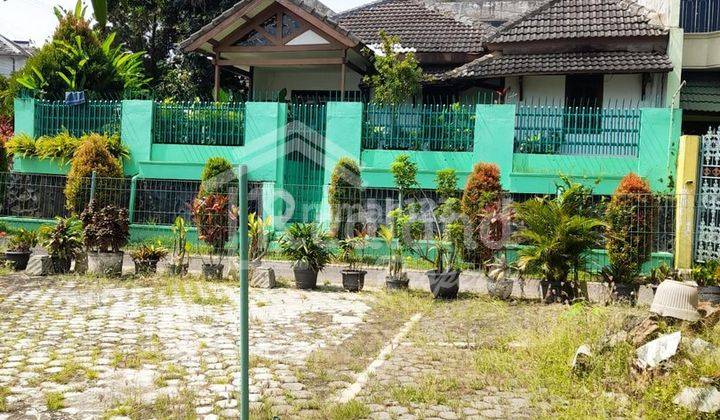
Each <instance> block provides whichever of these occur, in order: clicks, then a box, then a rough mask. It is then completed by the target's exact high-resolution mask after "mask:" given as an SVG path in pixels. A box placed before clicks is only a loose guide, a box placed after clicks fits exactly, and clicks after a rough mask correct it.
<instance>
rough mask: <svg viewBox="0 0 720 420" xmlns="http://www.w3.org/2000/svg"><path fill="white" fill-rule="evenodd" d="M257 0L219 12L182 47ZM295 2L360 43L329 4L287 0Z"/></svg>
mask: <svg viewBox="0 0 720 420" xmlns="http://www.w3.org/2000/svg"><path fill="white" fill-rule="evenodd" d="M253 1H256V0H241V1H238V2H237V3H235V5H234V6H232V7H231V8H229V9H227V10H225V11H224V12H222V13H221V14H219V15H218V16H217V17H216V18H215V19H213V20H211V21H210V23H208V24H207V25H205V26H203V27H202V28H200V29H199V30H198V31H197V32H195V33H193V34H192V35H190V36H189V37H188V38H187V39H185V40H184V41H182V42H181V43H180V44H179V45H180V48H182V49H184V48H186V47H188V46H189V45H191V44H192V43H194V42H195V41H196V40H198V39H199V38H200V37H202V36H203V35H205V34H207V33H208V32H210V31H211V30H212V29H213V28H214V27H216V26H217V25H219V24H220V23H221V22H222V21H224V20H226V19H228V18H229V17H231V16H233V15H234V14H235V13H236V12H238V11H240V10H241V9H242V8H243V7H245V6H247V5H248V4H250V3H252V2H253ZM287 1H289V2H291V3H293V4H295V5H296V6H298V7H301V8H302V9H303V10H305V11H306V12H308V13H310V14H311V15H313V16H315V17H316V18H318V19H321V20H323V21H324V22H325V23H326V24H328V25H329V26H330V27H332V28H333V29H334V30H336V31H338V32H339V33H341V34H342V35H344V36H347V37H348V38H350V39H351V40H352V41H353V42H357V43H360V39H358V38H357V37H355V36H353V34H351V33H350V32H349V31H348V30H347V29H344V28H342V27H340V26H339V25H338V23H337V22H336V21H335V19H334V16H335V13H334V12H333V11H332V10H330V8H328V7H327V6H325V5H324V4H323V3H321V2H320V1H318V0H287Z"/></svg>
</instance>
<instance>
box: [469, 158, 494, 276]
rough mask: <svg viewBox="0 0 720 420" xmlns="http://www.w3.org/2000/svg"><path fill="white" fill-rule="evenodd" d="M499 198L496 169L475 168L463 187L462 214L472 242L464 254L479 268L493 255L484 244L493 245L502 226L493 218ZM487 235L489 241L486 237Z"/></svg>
mask: <svg viewBox="0 0 720 420" xmlns="http://www.w3.org/2000/svg"><path fill="white" fill-rule="evenodd" d="M501 194H502V185H501V183H500V168H498V166H497V165H495V164H494V163H478V164H476V165H475V167H474V168H473V171H472V173H471V174H470V176H468V180H467V184H466V185H465V192H464V193H463V197H462V211H463V213H464V214H465V215H467V217H468V219H469V222H470V224H471V227H472V231H473V239H474V241H475V248H474V249H469V250H468V251H467V257H468V258H469V259H470V260H471V261H472V262H474V263H476V264H478V265H479V266H481V267H484V266H485V265H486V264H487V263H488V262H489V261H490V259H491V258H492V256H493V253H494V251H495V249H493V248H491V247H489V246H488V244H487V242H488V240H490V241H491V242H493V243H495V242H497V241H498V240H499V239H500V238H499V236H500V235H501V232H500V231H502V225H501V224H500V223H497V219H495V218H493V215H494V214H496V213H498V212H499V210H500V200H501V198H502V196H501ZM488 227H490V229H489V230H488ZM487 234H491V237H486V235H487ZM493 234H494V235H493Z"/></svg>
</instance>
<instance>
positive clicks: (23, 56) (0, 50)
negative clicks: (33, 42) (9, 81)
mask: <svg viewBox="0 0 720 420" xmlns="http://www.w3.org/2000/svg"><path fill="white" fill-rule="evenodd" d="M29 57H30V44H29V42H23V41H11V40H9V39H8V38H6V37H4V36H2V35H0V75H3V76H9V75H10V74H12V73H14V72H16V71H18V70H20V69H22V68H23V67H24V66H25V62H26V61H27V59H28V58H29Z"/></svg>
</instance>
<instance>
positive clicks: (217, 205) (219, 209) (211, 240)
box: [191, 194, 230, 280]
mask: <svg viewBox="0 0 720 420" xmlns="http://www.w3.org/2000/svg"><path fill="white" fill-rule="evenodd" d="M191 211H192V218H193V223H195V226H196V227H197V230H198V238H199V239H200V240H201V241H203V242H205V243H206V244H208V245H210V248H211V250H210V255H209V260H208V261H203V264H202V273H203V276H204V277H205V278H207V279H216V280H219V279H222V275H223V269H224V268H225V266H224V265H223V263H222V261H223V258H224V257H225V254H226V250H225V245H226V244H227V242H228V240H229V238H230V227H229V224H230V205H229V200H228V197H227V195H224V194H208V195H205V196H198V197H196V198H195V199H194V200H193V203H192V207H191Z"/></svg>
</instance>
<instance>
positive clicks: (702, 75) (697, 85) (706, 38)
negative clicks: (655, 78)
mask: <svg viewBox="0 0 720 420" xmlns="http://www.w3.org/2000/svg"><path fill="white" fill-rule="evenodd" d="M680 26H681V27H682V28H683V30H684V33H685V36H684V45H683V74H682V77H683V79H684V80H685V81H686V83H687V84H686V86H685V87H684V88H683V89H682V93H681V95H680V106H681V107H682V109H683V131H684V132H685V133H687V134H704V133H707V131H708V129H709V128H711V127H712V128H713V129H717V128H718V127H720V0H681V1H680Z"/></svg>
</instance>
